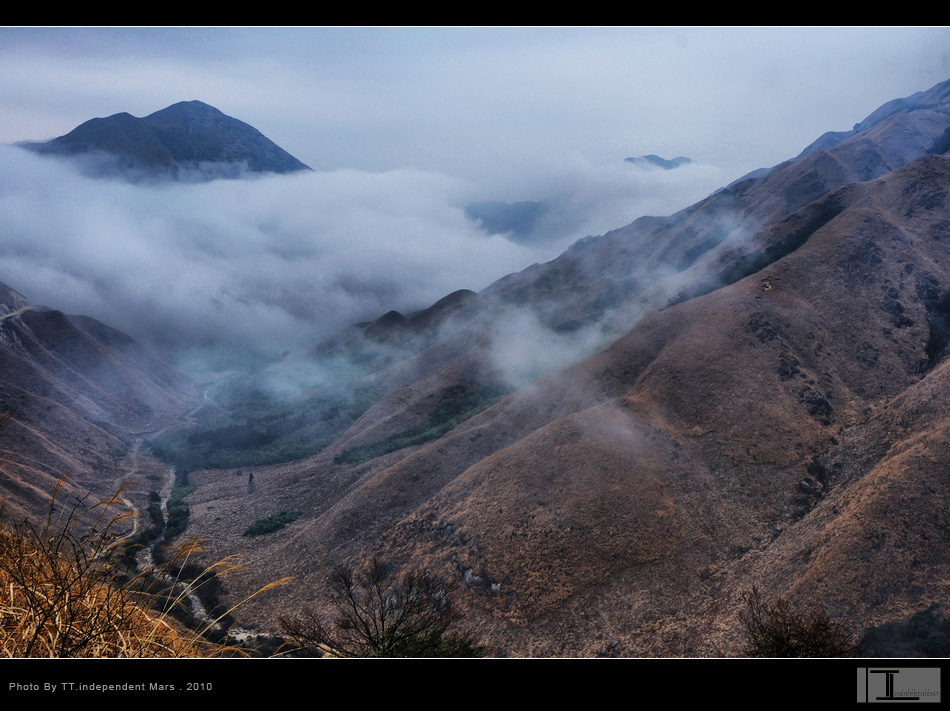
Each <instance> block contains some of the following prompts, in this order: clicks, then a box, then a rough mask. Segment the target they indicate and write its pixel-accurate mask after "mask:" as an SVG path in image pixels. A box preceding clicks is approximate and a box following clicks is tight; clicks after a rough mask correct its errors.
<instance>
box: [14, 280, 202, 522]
mask: <svg viewBox="0 0 950 711" xmlns="http://www.w3.org/2000/svg"><path fill="white" fill-rule="evenodd" d="M0 294H6V295H7V298H5V299H4V302H5V303H8V304H10V305H11V306H16V308H15V309H12V310H8V311H7V313H5V314H0V412H3V413H10V414H12V418H11V419H10V420H9V421H7V422H6V423H5V424H4V426H3V427H2V428H0V456H3V457H7V458H8V461H7V462H5V463H4V465H3V467H0V488H2V491H3V495H4V498H5V500H6V505H7V514H9V515H11V516H13V517H14V519H15V520H16V519H19V518H20V517H21V516H24V515H26V514H32V515H35V514H37V513H42V512H43V511H45V508H46V506H47V505H48V502H49V495H50V493H51V492H52V491H53V489H54V488H55V486H56V482H57V480H58V479H59V478H60V477H61V476H62V475H63V474H68V477H67V481H66V487H67V491H68V492H69V493H70V494H71V495H75V496H80V497H81V496H84V495H86V494H89V493H91V494H92V496H93V498H97V497H98V498H106V497H108V496H111V495H112V494H114V493H115V492H116V490H117V488H118V485H119V483H121V481H123V480H124V479H125V478H126V477H127V476H128V477H130V478H135V476H136V475H137V476H142V475H143V471H137V468H138V444H139V443H140V437H139V436H138V435H139V434H140V433H142V432H155V431H158V430H159V429H160V428H163V427H167V426H169V425H171V424H174V423H177V422H179V419H180V417H181V416H182V415H184V414H185V412H187V411H188V410H190V409H192V408H193V407H194V406H195V403H196V392H195V388H194V385H193V384H192V383H191V382H190V381H189V380H188V379H187V378H186V377H185V376H184V375H182V374H181V373H179V372H178V371H176V370H174V369H173V368H171V367H170V366H169V365H167V364H166V363H164V362H163V361H162V360H160V359H158V358H157V357H155V356H154V355H152V354H151V353H150V352H149V351H147V350H146V349H145V348H143V347H142V346H141V345H140V344H138V343H137V342H136V341H134V340H133V339H132V338H131V337H129V336H128V335H126V334H124V333H122V332H121V331H117V330H115V329H113V328H110V327H109V326H106V325H105V324H102V323H100V322H98V321H96V320H95V319H92V318H89V317H84V316H67V315H66V314H63V313H62V312H60V311H55V310H51V309H47V308H43V307H38V306H34V305H32V304H30V303H29V301H28V300H27V299H26V298H25V297H24V296H22V295H20V294H18V293H17V292H15V291H13V290H12V289H11V288H9V287H7V286H6V285H3V284H0ZM143 470H144V463H143ZM140 493H141V495H142V496H143V497H144V495H145V492H140Z"/></svg>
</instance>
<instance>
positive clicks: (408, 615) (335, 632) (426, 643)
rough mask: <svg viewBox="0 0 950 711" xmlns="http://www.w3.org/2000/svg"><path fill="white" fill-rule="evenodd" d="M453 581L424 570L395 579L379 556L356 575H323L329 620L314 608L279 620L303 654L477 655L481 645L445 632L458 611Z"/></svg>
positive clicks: (343, 572)
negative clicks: (454, 600) (330, 610)
mask: <svg viewBox="0 0 950 711" xmlns="http://www.w3.org/2000/svg"><path fill="white" fill-rule="evenodd" d="M450 592H451V586H449V585H448V584H447V583H446V582H444V581H443V580H441V579H439V578H436V577H434V576H432V575H430V574H429V573H426V572H411V573H407V574H405V575H403V576H402V577H401V578H398V579H397V578H396V576H395V575H394V574H393V572H392V571H391V570H390V569H389V566H386V565H385V564H383V563H382V562H380V561H379V559H377V558H373V560H372V561H371V562H370V564H369V565H368V566H366V568H365V569H364V570H362V571H361V572H360V573H359V574H357V575H354V573H353V571H352V570H350V569H349V568H342V567H341V568H337V569H336V570H334V572H333V573H331V575H330V576H329V577H328V579H327V601H328V603H329V606H330V608H331V609H332V610H333V611H334V612H333V615H332V617H331V618H330V619H327V618H325V617H324V616H323V615H321V614H320V613H319V612H318V611H317V610H315V609H314V608H307V609H305V610H304V611H303V612H302V613H301V614H299V615H298V616H297V617H294V618H287V617H281V618H280V624H281V627H282V628H283V630H284V632H285V633H286V635H287V636H288V637H289V638H290V640H291V642H292V643H293V644H294V645H295V649H294V651H293V654H295V655H297V656H307V657H321V656H325V655H326V656H333V657H480V656H482V655H483V654H484V653H485V647H484V646H483V645H480V644H478V643H477V642H476V641H475V640H474V639H473V638H472V637H470V636H468V635H465V634H462V633H459V632H452V633H450V632H449V628H450V627H452V625H453V624H454V623H455V622H456V621H457V620H458V618H459V615H458V613H457V612H456V611H455V609H454V608H453V606H452V604H451V600H450V597H449V596H450Z"/></svg>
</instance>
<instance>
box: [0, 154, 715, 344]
mask: <svg viewBox="0 0 950 711" xmlns="http://www.w3.org/2000/svg"><path fill="white" fill-rule="evenodd" d="M542 177H546V182H544V183H543V184H541V185H539V187H538V188H537V189H538V190H539V191H544V192H545V194H547V195H551V196H553V197H555V198H556V203H557V205H558V207H557V208H556V209H554V210H552V216H551V222H550V224H549V225H547V227H546V229H547V230H548V231H549V234H550V235H551V239H550V240H547V241H544V242H541V243H537V244H533V245H531V246H530V247H529V246H524V245H518V244H515V243H514V242H512V241H510V240H508V239H506V238H505V237H504V236H502V235H494V236H489V235H487V234H485V233H484V232H483V231H481V230H480V229H479V228H478V225H477V224H475V223H473V222H472V221H471V220H468V219H466V217H465V214H464V205H465V204H467V202H469V201H471V200H474V199H475V198H476V197H478V196H479V195H480V192H479V190H480V189H479V188H478V187H477V186H473V185H471V184H469V183H466V182H465V181H463V180H460V179H456V178H453V177H450V176H446V175H443V174H439V173H434V172H424V171H417V170H390V171H385V172H379V173H371V172H367V171H358V170H336V171H331V172H314V173H298V174H292V175H272V176H263V177H247V178H244V179H240V180H215V181H212V182H205V183H175V182H168V181H165V182H155V183H147V182H146V183H138V184H129V183H125V182H122V181H120V180H117V179H98V180H97V179H93V178H89V177H85V176H84V175H83V174H82V173H81V172H80V171H79V170H77V169H76V167H75V166H74V165H73V164H72V163H70V162H68V161H64V160H61V159H56V158H48V157H39V156H36V155H33V154H31V153H28V152H26V151H24V150H22V149H20V148H17V147H10V146H6V147H0V222H2V224H3V225H4V239H3V242H2V244H0V281H5V282H7V283H8V284H9V285H10V286H12V287H13V288H15V289H18V290H19V291H21V292H23V293H24V294H25V295H26V296H27V297H28V298H29V299H30V300H31V301H33V302H34V303H38V304H42V305H46V306H50V307H51V308H57V309H60V310H63V311H66V312H68V313H80V314H86V315H91V316H94V317H96V318H99V319H100V320H102V321H105V322H106V323H108V324H110V325H112V326H115V327H117V328H121V329H123V330H126V331H128V332H130V333H132V334H134V335H136V336H139V337H144V338H146V339H148V340H152V341H155V342H159V343H163V344H165V345H172V346H176V345H182V344H193V345H200V344H204V343H209V342H214V343H221V344H224V345H228V346H233V347H238V348H244V349H250V350H254V351H257V352H263V353H265V354H267V355H274V354H275V353H279V352H282V351H285V350H288V349H293V348H295V347H298V346H301V345H306V344H308V343H312V342H314V341H315V340H317V339H319V338H321V337H324V336H326V335H329V334H330V333H332V332H333V331H335V330H336V329H339V328H341V327H343V326H346V325H348V324H350V323H354V322H357V321H360V320H365V319H372V318H375V317H377V316H379V315H381V314H382V313H385V312H386V311H389V310H391V309H397V310H400V311H404V312H410V311H412V310H414V309H419V308H424V307H426V306H428V305H430V304H432V303H433V302H435V301H436V300H438V299H439V298H441V297H442V296H444V295H446V294H448V293H450V292H452V291H455V290H456V289H461V288H468V289H473V290H480V289H482V288H484V287H485V286H487V285H488V284H489V283H491V282H492V281H494V280H495V279H497V278H499V277H501V276H504V275H505V274H507V273H509V272H512V271H517V270H519V269H522V268H524V267H526V266H528V265H529V264H531V263H534V262H537V261H544V260H547V259H551V258H553V257H554V256H556V255H557V254H558V253H560V251H562V250H563V249H564V248H565V247H566V246H567V245H568V244H570V243H571V242H573V241H574V240H575V239H576V238H578V237H581V236H584V235H585V234H590V233H594V232H601V231H604V230H605V229H607V228H608V227H609V226H611V225H613V226H616V225H620V224H624V223H626V222H629V221H630V220H632V219H633V218H635V217H636V216H638V215H639V214H643V213H644V212H647V211H652V212H654V213H658V212H662V211H664V210H665V211H670V210H673V209H676V208H677V207H682V206H684V205H687V204H689V203H690V202H692V201H693V200H695V199H697V198H699V197H702V196H703V195H704V194H706V193H708V192H709V191H710V190H711V189H713V188H714V187H716V184H717V181H718V180H719V178H720V176H719V174H718V171H716V170H715V169H712V168H709V167H708V166H705V167H704V166H698V167H696V168H695V169H692V170H684V171H682V172H680V173H679V174H678V175H673V174H671V173H667V172H664V171H638V170H636V169H635V168H631V167H630V166H629V165H625V164H623V163H622V162H619V161H618V163H617V165H615V166H591V165H586V164H583V163H581V162H577V163H575V164H573V165H567V166H565V167H564V168H563V170H562V174H561V175H560V176H557V175H553V176H552V175H551V174H549V175H548V176H542Z"/></svg>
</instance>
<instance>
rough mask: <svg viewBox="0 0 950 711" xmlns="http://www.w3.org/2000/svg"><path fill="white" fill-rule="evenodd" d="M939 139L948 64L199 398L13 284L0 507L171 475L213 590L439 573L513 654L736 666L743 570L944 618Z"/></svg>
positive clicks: (281, 591)
mask: <svg viewBox="0 0 950 711" xmlns="http://www.w3.org/2000/svg"><path fill="white" fill-rule="evenodd" d="M191 103H192V104H200V106H199V107H198V108H200V109H201V115H202V116H206V115H208V114H209V113H210V115H212V116H215V117H216V116H217V114H214V113H213V112H214V111H217V110H213V109H212V107H208V106H207V105H204V104H201V102H191ZM176 106H178V105H176ZM192 108H194V106H192ZM209 110H210V111H209ZM156 115H161V112H158V114H156ZM222 116H223V114H222ZM113 118H115V117H113ZM130 118H131V117H130ZM225 118H228V117H225ZM856 118H860V117H856ZM202 120H204V119H202ZM222 120H223V119H222ZM242 125H243V124H242ZM248 128H250V127H248ZM77 130H78V129H77ZM130 130H132V129H130ZM135 130H136V131H137V130H138V129H135ZM70 135H71V134H70ZM948 135H950V81H948V82H942V83H940V84H937V85H936V86H934V87H932V88H931V89H929V90H927V91H922V92H918V93H917V94H914V95H912V96H909V97H907V98H905V99H901V100H897V101H895V102H890V103H889V104H886V105H884V106H882V107H881V108H880V109H878V110H877V111H875V112H874V113H872V114H871V115H870V116H868V117H867V118H866V119H865V120H863V121H860V122H859V123H857V124H855V128H854V129H853V130H852V131H847V132H837V133H829V134H825V135H824V136H822V137H820V138H819V139H817V140H816V141H815V142H814V143H813V144H811V145H810V146H808V147H806V148H805V149H804V150H803V151H802V152H801V154H799V155H798V156H797V157H795V158H793V159H790V160H787V161H785V162H782V163H780V164H778V165H776V166H774V167H772V168H771V169H769V170H767V171H764V172H761V173H760V172H758V171H757V173H758V174H756V175H754V176H753V177H749V178H747V179H742V180H739V181H736V182H733V183H731V184H729V185H727V186H725V187H723V188H721V189H719V190H717V191H716V192H714V193H712V194H710V195H709V196H708V197H706V198H705V199H703V200H701V201H699V202H697V203H695V204H694V205H692V206H690V207H687V208H686V209H683V210H681V211H679V212H676V213H674V214H672V215H669V216H661V217H656V216H645V217H640V218H638V219H637V220H635V221H634V222H632V223H631V224H629V225H626V226H623V227H620V228H618V229H614V230H611V231H609V232H607V233H605V234H603V235H599V236H590V237H586V238H583V239H581V240H578V241H577V242H575V243H574V244H573V245H572V246H571V247H569V248H568V249H567V250H566V251H564V252H563V253H562V254H561V255H560V256H558V257H556V258H555V259H553V260H551V261H548V262H545V263H538V264H534V265H532V266H530V267H528V268H526V269H524V270H522V271H519V272H515V273H511V274H509V275H507V276H505V277H502V278H501V279H498V280H497V281H495V282H493V283H492V284H491V285H489V286H488V287H487V288H484V289H482V290H480V291H477V292H476V291H472V290H468V289H462V288H461V286H462V285H459V290H458V291H455V292H452V293H450V294H448V295H447V296H445V297H443V298H441V299H439V300H438V301H436V302H434V303H433V304H432V305H431V306H429V307H427V308H424V309H420V310H418V311H414V312H407V313H406V314H402V313H400V312H398V311H388V312H385V313H382V314H380V315H379V316H378V317H376V318H375V319H373V320H369V321H364V322H360V323H357V324H353V325H351V326H349V327H347V328H344V329H343V330H341V331H338V332H336V333H335V334H334V335H333V336H331V337H328V338H325V339H324V340H322V341H320V342H314V343H312V344H310V346H309V348H308V349H307V350H306V352H305V353H304V354H303V355H301V354H300V353H299V352H296V353H294V354H293V355H292V356H289V355H287V354H284V356H283V358H274V359H272V360H271V361H269V362H265V363H263V364H258V365H255V366H254V367H252V368H249V369H245V370H240V371H239V370H236V369H232V370H228V371H224V370H221V371H219V372H218V373H217V374H216V375H215V376H214V377H210V378H209V377H207V376H206V374H205V379H204V380H202V381H201V384H200V385H197V384H196V382H195V381H194V380H193V379H192V378H191V377H190V376H188V375H186V374H185V373H183V372H182V371H180V370H178V369H177V368H175V367H172V366H171V365H169V364H168V363H167V362H165V361H164V360H162V359H161V358H158V357H157V356H155V355H153V353H152V351H151V350H150V349H148V348H146V347H144V346H142V345H140V344H139V343H137V342H136V341H135V340H134V339H132V338H131V337H130V336H127V335H126V334H124V333H122V332H120V331H117V330H115V329H113V328H111V327H110V326H106V325H104V324H102V323H100V322H99V321H97V320H95V319H92V318H89V317H82V316H68V315H65V314H63V313H61V312H59V311H55V310H52V309H46V308H44V307H42V306H33V305H32V304H30V303H29V302H28V301H27V298H26V297H25V296H22V295H20V294H18V293H17V292H15V291H14V290H13V289H14V288H16V285H13V287H12V288H11V287H5V286H3V287H2V289H0V384H2V390H0V392H2V399H0V410H2V411H4V412H11V413H12V414H13V418H12V419H11V420H10V421H9V422H7V423H6V424H5V425H4V426H3V428H0V454H2V456H4V457H7V458H8V459H7V462H6V463H5V464H4V466H3V467H2V468H0V485H2V488H3V493H4V496H5V498H6V501H7V506H8V510H7V511H8V514H9V515H13V516H16V517H26V516H30V515H35V514H36V513H37V512H38V511H42V510H43V506H44V505H45V503H44V502H45V497H46V496H47V494H48V492H49V491H51V490H52V489H53V486H54V485H55V482H56V480H57V479H58V476H59V474H60V473H62V472H64V471H67V470H68V471H70V472H71V474H70V477H69V478H68V479H67V492H66V493H67V494H68V495H70V496H74V497H82V496H84V495H85V496H95V497H107V496H110V495H111V494H112V493H114V488H115V487H116V486H117V485H119V484H121V483H131V487H130V489H129V493H128V494H125V496H127V499H123V502H124V503H125V505H126V506H127V507H130V506H131V507H133V508H135V509H137V511H138V513H139V515H140V518H139V519H138V521H137V523H136V524H135V527H134V528H132V529H131V531H130V532H127V534H126V535H128V536H135V535H140V534H141V533H142V532H143V531H146V529H147V528H148V524H147V521H149V520H150V519H151V518H152V516H151V514H152V513H154V508H155V498H156V496H155V495H158V496H159V498H166V497H167V495H168V493H169V491H168V489H169V487H168V486H167V485H166V476H167V474H166V473H167V471H168V468H169V467H171V468H173V470H174V472H175V477H176V479H177V487H178V488H177V493H171V496H170V499H171V501H170V503H169V511H170V512H171V511H172V510H173V509H175V508H177V509H178V511H179V518H178V519H177V521H176V523H175V524H174V526H175V529H174V533H175V534H177V538H176V540H179V541H181V540H185V539H188V538H192V537H194V538H198V539H201V541H202V550H201V552H200V554H198V555H197V557H196V559H195V564H196V565H198V566H199V567H203V566H209V565H212V564H213V563H214V562H215V561H220V560H224V559H229V558H230V557H231V556H238V557H240V559H241V560H242V561H243V566H242V567H240V568H238V569H236V570H234V571H231V572H229V573H228V575H227V576H222V580H221V581H220V583H221V587H220V588H219V589H218V590H217V592H216V595H219V596H220V599H221V602H222V603H223V604H224V606H225V607H230V606H232V605H235V604H236V603H238V602H241V601H243V600H245V599H246V598H250V599H249V600H248V601H247V602H246V603H244V604H242V605H241V607H240V609H239V610H238V611H236V612H235V620H236V624H237V625H238V626H240V627H242V628H245V629H246V630H250V631H252V632H257V633H262V634H265V635H271V634H279V633H280V630H281V625H282V618H285V619H286V618H287V617H291V616H294V615H295V614H297V613H299V612H300V611H301V610H304V609H306V608H307V607H308V606H316V609H318V610H321V609H322V610H324V611H327V610H328V608H327V599H326V597H325V596H324V595H323V594H322V591H323V589H324V582H325V580H326V578H327V575H328V574H329V573H330V572H331V571H332V570H333V569H334V568H335V567H337V566H340V565H350V566H354V567H359V566H360V565H362V564H363V563H364V562H366V561H368V560H371V559H373V558H374V557H378V558H379V559H380V560H384V561H386V562H387V564H388V565H390V566H392V567H393V568H395V569H399V570H426V571H430V572H431V573H432V574H434V575H437V576H440V577H442V578H445V579H447V580H451V581H453V583H454V584H456V585H457V586H458V588H457V593H456V597H455V600H454V602H455V604H457V605H458V607H459V609H460V610H461V611H462V612H463V617H462V618H461V620H460V622H459V626H460V629H462V630H464V631H465V632H467V633H470V634H472V635H475V636H476V638H477V639H478V640H479V642H480V643H481V644H485V645H486V646H487V648H488V649H489V650H490V653H491V654H492V655H494V656H503V657H722V656H727V657H728V656H736V655H739V654H740V653H741V649H742V641H743V637H742V635H743V631H742V627H741V623H740V616H739V615H740V613H741V612H742V610H743V609H744V605H745V598H744V596H745V595H747V594H748V593H749V591H750V590H752V589H753V588H755V589H757V590H758V591H760V592H761V593H762V594H763V595H765V596H767V597H768V598H784V599H787V600H789V601H790V602H791V603H792V604H794V605H796V606H800V607H801V609H808V608H810V607H813V606H814V607H818V608H819V609H821V610H822V611H824V612H825V613H827V614H829V615H830V616H831V617H832V618H834V619H836V620H839V621H841V622H842V623H843V624H845V625H846V626H847V627H848V628H849V629H850V630H852V631H854V632H855V633H860V632H863V631H865V630H868V629H870V628H874V627H878V626H882V625H886V624H888V623H898V622H902V621H906V620H907V619H909V618H911V617H912V616H913V615H915V614H918V613H921V612H922V611H925V610H929V609H937V608H934V607H933V606H937V607H940V606H945V605H947V604H948V603H950V599H948V589H947V584H946V580H947V573H948V566H950V525H948V522H947V519H948V516H950V499H948V496H950V493H948V488H947V486H946V479H947V476H948V474H950V450H948V447H950V445H948V442H950V437H948V435H950V431H948V428H950V413H948V410H947V408H946V399H947V395H948V393H950V359H948V358H947V354H948V345H950V157H948V154H947V149H948V148H950V142H948V140H947V136H948ZM57 145H58V144H57ZM34 150H35V148H34ZM163 155H164V154H163ZM228 155H229V159H230V158H233V156H232V155H231V154H228ZM674 155H675V154H674ZM238 157H239V158H240V156H238ZM288 157H289V158H292V156H289V154H288ZM651 157H652V158H657V156H646V158H651ZM51 159H57V160H59V159H62V157H61V156H60V157H52V158H51ZM294 160H296V159H294ZM627 160H631V159H627ZM658 160H662V159H658ZM676 160H677V161H679V160H681V159H676ZM682 160H686V161H688V162H689V159H682ZM297 163H299V161H297ZM664 163H670V161H664ZM292 165H294V166H296V163H293V164H292ZM300 165H301V166H303V167H302V168H295V169H297V170H303V169H304V168H307V166H304V165H303V164H300ZM166 167H167V166H166ZM664 167H665V166H664ZM163 170H164V168H163ZM252 185H253V183H252ZM483 205H489V203H483ZM301 371H303V372H305V373H307V374H308V378H307V379H304V378H300V379H295V376H294V375H293V374H295V373H299V372H301ZM314 374H319V377H316V376H315V375H314ZM289 383H292V386H291V385H289ZM168 526H169V527H170V526H172V523H171V518H169V523H168ZM153 533H154V534H155V535H160V534H159V532H157V531H154V532H153ZM146 535H148V534H147V531H146ZM168 537H169V538H171V537H172V536H171V535H169V536H168ZM288 577H289V578H290V581H289V582H286V583H285V584H282V585H281V586H279V587H276V588H273V589H270V590H267V591H266V592H263V593H262V594H259V595H257V596H254V597H252V595H253V593H255V592H256V591H258V590H260V589H261V588H264V587H265V586H267V585H268V584H269V583H272V582H274V581H277V580H283V579H285V578H288ZM321 605H322V606H323V607H322V608H321ZM941 609H942V608H941Z"/></svg>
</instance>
